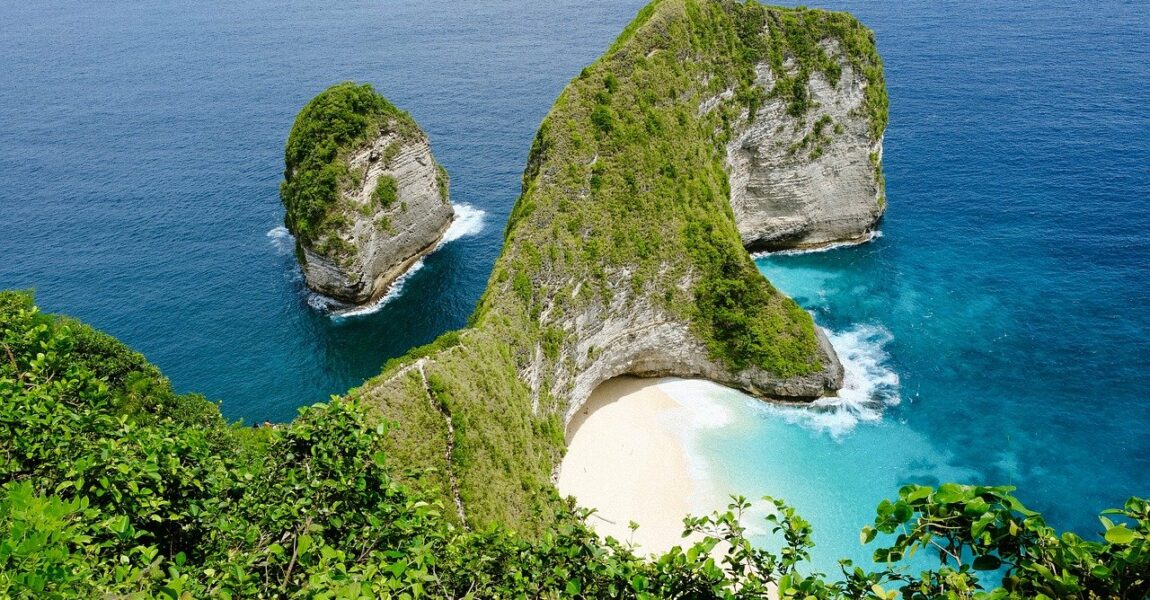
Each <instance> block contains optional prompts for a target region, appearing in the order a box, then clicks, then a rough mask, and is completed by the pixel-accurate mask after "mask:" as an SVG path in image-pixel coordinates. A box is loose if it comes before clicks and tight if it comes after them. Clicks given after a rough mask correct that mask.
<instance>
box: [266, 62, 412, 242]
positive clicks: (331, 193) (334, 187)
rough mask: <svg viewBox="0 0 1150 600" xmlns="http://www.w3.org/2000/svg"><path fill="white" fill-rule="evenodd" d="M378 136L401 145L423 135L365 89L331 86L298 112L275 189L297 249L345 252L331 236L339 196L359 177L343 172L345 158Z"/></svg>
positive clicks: (338, 217)
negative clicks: (392, 135) (394, 136)
mask: <svg viewBox="0 0 1150 600" xmlns="http://www.w3.org/2000/svg"><path fill="white" fill-rule="evenodd" d="M380 131H392V132H396V133H398V134H399V135H400V137H401V139H411V138H414V137H417V136H419V135H422V133H421V132H420V130H419V127H418V126H417V125H416V124H415V121H413V120H412V118H411V117H410V116H409V115H408V114H407V113H405V112H403V111H402V110H400V109H398V108H396V107H395V106H393V105H392V104H391V103H390V102H388V101H387V99H385V98H384V97H383V96H380V95H379V94H377V93H376V92H375V90H374V89H372V87H371V86H370V85H367V84H363V85H358V84H355V83H352V82H344V83H340V84H337V85H334V86H332V87H330V88H328V89H327V90H325V91H324V92H322V93H321V94H319V95H318V96H316V97H315V98H313V99H312V100H311V102H308V103H307V105H306V106H304V108H303V110H301V111H300V113H299V116H297V117H296V120H295V125H293V126H292V130H291V134H290V135H289V136H288V141H287V146H286V148H285V149H284V181H283V183H282V184H281V185H280V197H281V198H282V199H283V203H284V207H285V208H286V209H287V212H286V217H285V219H284V220H285V223H286V225H287V228H288V229H289V230H291V232H292V233H293V234H294V235H295V236H296V239H297V240H299V241H300V243H302V244H307V245H314V246H315V247H317V248H320V249H323V250H326V251H327V252H330V253H335V254H339V253H347V252H348V251H349V250H350V248H348V247H347V246H346V244H340V242H341V241H342V240H339V236H338V235H335V233H334V232H336V231H338V230H339V228H340V227H342V226H343V225H344V224H345V222H344V217H343V214H342V212H341V211H340V210H339V200H340V197H341V194H342V193H343V192H344V191H345V190H347V189H348V188H349V187H350V186H351V185H352V183H354V182H355V181H356V180H357V178H358V177H360V176H361V175H359V174H356V173H354V172H352V170H351V169H349V168H348V165H347V157H348V155H349V154H350V153H351V152H352V151H354V150H356V149H358V148H359V147H361V146H362V145H363V144H364V143H366V142H367V141H368V140H370V139H372V138H374V137H376V136H378V135H379V133H380ZM392 146H395V148H394V150H393V149H392ZM398 151H399V147H398V146H396V144H395V143H393V144H392V145H389V146H388V147H387V148H386V149H385V150H384V157H383V158H384V160H385V162H387V163H389V162H390V161H391V160H392V159H394V158H395V155H396V153H398ZM376 191H377V192H378V191H379V190H378V189H377V190H376ZM337 240H338V241H337Z"/></svg>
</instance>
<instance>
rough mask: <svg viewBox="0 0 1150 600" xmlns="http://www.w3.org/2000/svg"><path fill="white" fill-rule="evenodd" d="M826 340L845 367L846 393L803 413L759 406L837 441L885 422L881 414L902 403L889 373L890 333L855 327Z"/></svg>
mask: <svg viewBox="0 0 1150 600" xmlns="http://www.w3.org/2000/svg"><path fill="white" fill-rule="evenodd" d="M827 334H828V335H827V337H828V338H829V339H830V342H831V346H834V349H835V353H836V354H838V357H839V361H840V362H842V365H843V387H842V389H840V390H839V392H838V395H837V396H835V397H831V398H820V399H818V400H816V401H814V402H812V403H811V404H810V405H809V406H804V407H795V406H775V405H769V404H763V403H757V401H756V403H757V404H758V406H760V407H761V409H762V410H766V411H768V412H771V413H774V414H777V415H778V416H780V417H782V418H783V419H785V420H786V421H787V422H789V423H794V424H798V425H802V426H804V427H807V428H810V429H814V430H816V431H825V432H827V433H829V434H830V435H831V436H832V437H835V438H839V437H841V436H843V435H845V434H847V433H849V432H850V431H851V430H853V429H854V428H855V426H856V425H858V424H859V423H873V422H877V421H881V420H882V414H883V410H884V409H885V408H886V407H889V406H897V405H898V404H899V402H901V401H902V398H901V396H900V395H899V377H898V373H895V372H894V371H893V370H892V369H891V367H890V364H889V362H890V356H889V355H888V354H887V352H886V350H885V346H886V345H887V344H888V343H889V342H890V341H891V340H893V339H894V336H892V335H891V334H890V332H889V331H887V330H886V329H885V328H883V327H880V326H877V325H856V326H854V327H851V328H850V329H847V330H845V331H840V332H832V331H828V332H827Z"/></svg>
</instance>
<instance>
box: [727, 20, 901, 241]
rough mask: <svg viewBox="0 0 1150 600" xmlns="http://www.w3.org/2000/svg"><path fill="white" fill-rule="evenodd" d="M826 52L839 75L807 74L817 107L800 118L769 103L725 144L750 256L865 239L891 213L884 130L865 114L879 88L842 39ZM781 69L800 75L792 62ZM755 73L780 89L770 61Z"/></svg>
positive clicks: (828, 43)
mask: <svg viewBox="0 0 1150 600" xmlns="http://www.w3.org/2000/svg"><path fill="white" fill-rule="evenodd" d="M820 50H821V51H822V52H825V53H826V54H827V55H828V57H829V58H830V60H832V61H834V62H836V63H837V64H840V65H842V67H841V68H842V71H841V75H840V76H839V77H838V79H837V81H835V82H833V83H832V82H831V81H828V78H827V76H826V75H824V74H823V73H822V72H817V71H816V72H813V73H811V74H810V75H809V77H808V80H807V83H806V92H805V93H806V95H807V96H808V97H809V99H810V100H809V101H810V103H811V108H810V109H809V110H808V111H807V112H806V113H804V114H802V115H800V116H797V117H796V116H794V115H792V114H791V113H790V112H789V111H788V105H787V102H786V100H784V99H783V98H781V97H779V96H775V97H771V98H769V99H768V100H767V101H766V102H764V103H763V105H762V106H761V107H759V109H758V111H757V112H756V113H755V118H754V120H753V121H752V122H750V123H749V124H748V125H747V126H746V127H745V128H743V129H742V131H740V132H739V134H738V135H737V136H735V137H734V139H732V140H731V142H730V143H729V144H727V164H728V173H729V176H730V181H731V207H732V208H733V209H734V211H735V222H736V224H737V225H738V227H739V235H740V237H741V238H742V240H743V245H745V246H747V247H748V248H752V249H766V250H775V249H780V248H796V247H815V246H822V245H825V244H829V243H832V242H847V241H856V240H858V241H862V240H865V239H867V238H868V237H869V236H870V234H871V233H872V232H873V229H874V226H875V224H876V223H877V221H878V219H879V218H880V217H881V216H882V213H883V210H884V209H885V207H886V201H885V196H884V194H883V180H882V170H881V169H880V168H879V162H880V161H881V160H882V136H881V133H882V132H881V130H878V131H876V128H875V127H874V126H873V123H872V121H871V117H870V114H869V112H868V110H867V106H866V101H867V95H866V90H867V88H868V87H869V86H872V85H874V84H873V83H872V82H870V81H868V78H867V74H866V73H864V72H861V69H856V68H855V67H854V66H852V64H851V61H850V60H848V59H847V58H846V57H844V56H843V51H842V49H841V48H840V45H839V43H838V42H837V41H834V40H825V41H823V42H822V43H821V45H820ZM783 68H784V69H787V70H789V74H790V75H791V76H794V75H795V74H796V73H795V71H796V70H797V67H796V66H795V61H794V60H791V61H789V62H788V63H785V64H784V65H783ZM755 75H756V76H755V84H756V85H757V86H760V87H761V88H762V89H765V90H771V89H774V87H775V85H776V84H777V80H778V77H776V76H775V74H774V72H773V70H772V68H771V65H770V64H769V63H766V62H763V63H760V64H758V65H756V67H755Z"/></svg>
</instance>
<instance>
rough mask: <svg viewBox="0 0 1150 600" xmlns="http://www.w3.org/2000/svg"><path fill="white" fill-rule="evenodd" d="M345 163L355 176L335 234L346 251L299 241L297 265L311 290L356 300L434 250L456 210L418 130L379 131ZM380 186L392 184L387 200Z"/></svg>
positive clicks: (375, 292) (377, 292)
mask: <svg viewBox="0 0 1150 600" xmlns="http://www.w3.org/2000/svg"><path fill="white" fill-rule="evenodd" d="M347 162H348V166H349V169H350V171H351V172H352V173H358V174H360V176H359V178H358V179H359V182H358V185H354V186H352V187H351V188H350V189H347V190H346V191H344V192H343V195H342V198H341V199H340V206H341V210H342V216H343V219H342V226H341V227H340V228H339V229H338V231H336V232H335V235H337V236H339V238H340V239H342V240H343V241H345V242H346V243H347V246H343V248H350V249H351V251H350V252H349V253H343V252H335V253H332V252H328V253H326V254H325V253H324V252H322V251H320V250H318V249H316V248H313V247H310V246H307V245H303V244H301V252H302V257H303V260H302V262H301V266H302V267H303V272H304V278H305V280H306V281H307V285H308V287H310V288H311V289H313V290H315V291H317V292H319V293H321V294H323V295H325V296H329V297H331V298H335V299H337V300H341V301H343V302H348V303H351V304H363V303H366V302H370V301H372V300H374V299H376V298H379V297H380V296H382V295H383V294H385V293H386V292H387V290H388V288H389V287H391V284H392V283H394V282H395V280H396V278H398V277H399V276H400V275H402V274H403V273H404V272H405V271H407V269H408V268H410V267H411V265H412V264H414V263H415V261H417V260H419V258H420V257H421V256H423V255H424V254H426V253H427V252H429V251H431V250H433V249H434V248H435V246H436V245H437V244H438V243H439V240H440V239H441V238H442V237H443V233H444V232H445V231H446V230H447V228H448V226H450V225H451V221H452V218H453V217H454V214H455V213H454V210H453V209H452V206H451V203H450V202H449V201H448V190H447V177H446V176H445V174H444V172H443V171H442V168H441V167H439V165H438V164H437V163H436V162H435V158H434V157H433V156H432V155H431V147H430V145H429V144H428V141H427V138H426V136H424V135H422V134H420V135H418V136H416V137H415V138H414V139H405V137H404V136H403V135H401V134H399V133H396V132H393V131H386V130H385V131H383V132H382V133H380V135H379V136H378V137H376V138H375V139H374V140H372V141H371V142H370V143H369V144H367V145H366V146H365V147H363V148H361V149H359V150H357V151H356V152H354V153H352V154H351V156H350V157H349V158H348V160H347ZM389 181H390V182H394V183H393V184H392V183H389ZM381 185H382V186H384V187H387V186H389V185H394V198H392V199H390V200H388V201H386V202H381V200H380V199H379V194H377V193H376V190H377V189H379V188H380V186H381ZM385 193H390V192H385Z"/></svg>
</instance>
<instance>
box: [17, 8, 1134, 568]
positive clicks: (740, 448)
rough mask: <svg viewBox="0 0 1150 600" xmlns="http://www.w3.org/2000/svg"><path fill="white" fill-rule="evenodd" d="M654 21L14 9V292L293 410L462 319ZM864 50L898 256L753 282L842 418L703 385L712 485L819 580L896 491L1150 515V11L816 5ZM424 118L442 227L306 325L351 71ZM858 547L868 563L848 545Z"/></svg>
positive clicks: (238, 400)
mask: <svg viewBox="0 0 1150 600" xmlns="http://www.w3.org/2000/svg"><path fill="white" fill-rule="evenodd" d="M641 4H642V3H641V2H637V1H624V2H606V1H588V2H572V1H561V2H550V3H529V2H512V1H509V0H496V1H491V2H483V3H457V2H452V3H448V2H443V1H438V0H436V1H425V2H386V3H383V2H367V1H359V2H347V3H340V4H338V5H320V4H316V3H305V2H287V3H282V2H276V3H273V2H269V1H265V0H256V1H253V2H246V3H229V2H215V1H211V2H200V3H194V4H190V5H175V4H172V3H167V2H158V1H154V0H145V1H138V2H136V1H134V2H118V1H114V2H102V3H88V4H76V3H65V2H36V3H23V4H17V3H7V4H5V5H4V6H3V7H0V66H2V68H0V288H35V289H36V291H37V296H38V300H39V304H40V305H41V306H42V307H43V308H44V309H46V310H49V311H52V312H60V313H66V314H70V315H73V316H76V317H78V318H80V319H83V320H85V321H87V322H89V323H91V324H93V325H95V326H96V327H99V328H101V329H103V330H105V331H108V332H109V333H111V334H113V335H115V336H117V337H119V338H120V339H122V340H123V341H125V342H126V343H128V344H130V345H131V346H133V347H134V348H136V349H138V350H140V351H142V352H143V353H145V354H146V355H147V356H148V358H149V359H150V360H152V361H153V362H155V363H156V364H157V365H159V366H160V367H161V368H162V369H163V371H164V372H165V373H166V374H167V375H168V376H169V377H170V378H171V379H172V382H173V384H174V385H175V387H176V388H177V389H178V390H180V391H197V392H201V393H203V394H205V395H207V396H208V397H209V398H212V399H214V400H218V401H220V402H221V408H222V410H223V412H224V414H225V415H226V416H227V417H229V418H233V419H244V420H245V421H246V422H259V421H264V420H272V421H286V420H289V419H291V418H292V417H293V415H294V414H295V413H296V411H297V409H298V408H299V407H301V406H304V405H308V404H311V403H314V402H320V401H324V400H326V399H327V398H328V397H329V396H330V395H332V394H339V393H342V392H344V391H346V390H348V389H349V388H351V387H354V386H356V385H358V384H359V383H361V382H362V381H363V380H364V379H365V378H367V377H370V376H372V375H374V374H375V373H378V371H379V368H380V366H381V365H382V364H383V363H384V362H386V361H387V360H388V359H389V358H392V357H395V356H399V355H401V354H403V353H404V352H405V351H406V350H407V349H409V348H411V347H413V346H416V345H419V344H423V343H426V342H429V341H431V340H432V339H434V338H435V337H436V336H437V335H439V334H440V333H442V332H444V331H447V330H450V329H454V328H458V327H460V326H462V325H463V324H464V323H465V321H466V319H467V316H468V315H469V314H470V312H471V310H472V308H473V307H474V305H475V303H476V301H477V300H478V298H479V296H480V294H481V293H482V291H483V288H484V286H485V284H486V280H487V277H488V275H489V273H490V269H491V266H492V264H493V262H494V260H495V258H496V256H497V254H498V252H499V248H500V244H501V241H502V232H503V228H504V224H505V222H506V219H507V215H508V214H509V212H510V209H511V206H512V205H513V203H514V201H515V198H516V197H517V195H518V192H519V180H520V175H521V173H522V169H523V166H524V163H525V159H526V156H527V152H528V150H529V148H530V144H531V140H532V138H533V136H534V133H535V129H536V127H537V126H538V124H539V121H540V120H541V119H542V118H543V116H544V115H545V114H546V112H547V110H548V109H549V107H550V106H551V103H552V102H553V101H554V99H555V98H556V96H557V95H558V93H559V92H560V91H561V90H562V88H563V86H564V85H565V84H566V82H567V81H568V80H569V79H570V78H572V77H574V76H575V75H576V74H578V72H579V70H580V69H581V68H582V66H583V65H585V64H587V63H589V62H591V61H593V60H594V59H595V58H596V57H597V56H598V55H599V54H600V53H601V52H602V51H603V50H604V49H605V48H606V47H607V46H608V45H609V44H610V42H611V41H612V40H613V38H614V37H615V36H616V35H617V34H618V33H619V32H620V31H621V30H622V28H623V27H624V26H625V25H626V23H627V22H628V21H629V20H630V19H631V17H632V16H633V15H634V13H635V12H636V11H637V10H638V8H639V7H640V6H641ZM816 4H817V5H819V6H826V7H829V8H836V9H843V10H851V11H852V12H854V13H855V14H856V15H857V16H858V17H859V18H860V19H861V20H862V21H863V22H864V23H866V24H867V25H868V26H870V27H871V28H873V29H874V30H875V32H876V35H877V39H878V43H879V50H880V52H881V54H882V55H883V58H884V61H885V64H886V78H887V84H888V89H889V92H890V97H891V124H890V127H889V129H888V130H887V134H886V140H885V172H886V178H887V197H888V200H889V205H888V213H887V216H886V218H885V219H884V221H883V223H882V225H881V229H882V234H883V235H882V236H881V237H880V238H878V239H877V240H875V241H873V242H871V243H869V244H865V245H862V246H858V247H853V248H842V249H836V250H831V251H827V252H822V253H813V254H802V255H770V256H765V257H761V258H759V259H758V261H757V263H758V265H759V268H760V270H762V272H763V273H764V274H765V275H766V276H767V277H769V278H770V279H771V280H772V281H773V282H774V283H775V284H776V285H777V286H778V287H779V288H781V289H782V290H784V291H785V292H787V293H789V294H791V295H792V296H794V297H795V298H796V300H797V301H798V302H799V303H800V304H801V305H803V306H804V307H805V308H807V309H808V310H810V311H812V313H813V314H814V315H815V318H816V320H817V321H818V322H819V323H820V324H821V325H823V326H824V327H826V328H827V329H828V330H829V331H831V332H832V338H833V340H834V343H835V345H836V348H838V350H839V352H840V353H841V354H842V355H843V356H844V357H845V359H846V362H847V364H848V366H849V368H850V389H849V390H848V391H847V392H846V393H844V394H843V397H844V398H843V400H842V401H841V402H839V403H837V405H836V406H828V407H824V408H823V409H821V410H818V411H811V410H806V411H799V410H795V409H780V408H776V407H769V406H764V405H762V404H761V403H758V402H752V401H750V400H749V399H747V398H746V397H744V396H741V395H739V394H736V393H733V392H729V391H721V390H720V391H716V390H713V389H710V390H706V389H704V390H702V391H701V392H700V391H698V390H696V392H697V393H698V394H701V395H702V396H706V397H707V398H708V400H709V401H711V402H713V404H714V406H713V409H712V410H713V412H717V413H722V414H725V415H728V416H729V417H731V418H728V419H709V420H707V423H706V424H705V426H703V425H701V426H700V427H699V428H698V432H697V435H696V436H695V440H696V442H697V443H696V448H695V452H696V455H697V457H696V458H697V460H698V461H699V462H700V464H701V465H703V466H704V468H706V469H707V470H708V473H709V475H710V477H711V479H712V481H713V484H714V489H715V490H716V491H718V490H728V489H729V491H731V492H738V493H743V494H747V495H750V496H760V495H763V494H771V495H774V496H779V497H782V498H785V499H787V500H788V501H790V502H791V503H792V504H794V505H795V506H796V507H797V508H798V509H799V510H800V512H801V513H803V514H805V515H806V516H807V517H808V518H809V519H810V520H811V521H812V522H813V525H814V527H815V532H816V533H815V539H816V542H817V543H818V544H819V546H818V547H817V548H816V559H817V563H818V564H819V565H820V566H821V567H823V568H824V569H830V568H833V560H832V558H833V557H835V556H840V555H852V556H861V555H862V554H865V552H863V551H861V550H860V549H859V548H858V537H857V532H858V529H859V528H861V527H862V526H863V525H865V524H866V523H867V522H868V521H869V520H870V518H871V516H872V515H873V506H874V505H875V504H876V503H877V502H878V501H879V500H880V499H881V498H885V497H890V496H892V495H894V494H895V493H896V490H897V487H898V486H899V485H901V484H903V483H907V482H920V483H936V482H939V481H947V480H961V481H968V482H978V483H988V484H1010V485H1016V486H1018V487H1019V491H1018V494H1019V495H1020V497H1021V498H1022V499H1023V500H1024V501H1025V502H1027V503H1028V504H1030V505H1031V506H1032V507H1034V508H1036V509H1039V510H1042V511H1043V512H1044V513H1045V514H1046V515H1047V517H1048V520H1049V521H1050V522H1051V523H1052V524H1054V525H1056V526H1059V527H1066V528H1072V529H1075V530H1078V531H1080V532H1083V533H1090V532H1092V531H1094V529H1095V528H1096V521H1095V519H1094V515H1095V514H1096V513H1097V512H1098V511H1099V510H1101V509H1103V508H1107V507H1111V506H1117V505H1120V504H1121V503H1122V501H1123V500H1124V499H1125V498H1126V497H1127V496H1129V495H1135V494H1137V495H1143V496H1145V495H1150V393H1148V392H1147V391H1146V388H1145V387H1143V386H1144V385H1145V380H1144V379H1143V377H1144V376H1145V374H1146V373H1148V372H1150V341H1148V338H1150V296H1148V292H1150V202H1148V201H1150V86H1147V85H1146V81H1150V63H1148V61H1147V60H1146V58H1147V56H1150V18H1147V17H1146V15H1145V10H1144V9H1145V7H1144V5H1142V4H1140V3H1137V2H1123V1H1118V0H1104V1H1102V2H1097V3H1089V4H1086V3H1077V2H1047V3H1042V4H1041V5H1037V6H1029V5H1024V4H1022V3H1012V2H962V3H960V2H955V1H944V2H926V1H921V2H919V1H915V2H905V3H904V2H899V3H875V2H863V1H861V0H859V1H857V2H827V3H816ZM348 79H352V80H357V81H363V82H369V83H371V84H373V85H374V86H375V87H376V89H378V90H379V91H380V92H382V93H383V94H385V95H386V96H387V97H388V98H389V99H391V100H392V101H393V102H395V103H396V104H398V105H399V106H401V107H403V108H404V109H406V110H408V111H409V112H411V113H412V115H413V116H414V117H415V119H416V120H417V121H418V122H419V123H420V124H421V125H422V126H423V127H424V129H425V130H426V131H427V132H428V134H429V136H430V138H431V142H432V149H433V152H434V153H435V155H436V158H437V159H438V160H439V161H440V162H441V163H442V164H443V165H444V166H445V167H446V168H447V170H448V172H449V173H450V174H451V176H452V198H453V200H454V202H456V203H457V204H458V205H459V206H460V207H461V215H462V216H464V217H466V218H462V219H460V223H459V224H458V225H457V226H456V228H455V229H454V230H453V232H452V237H453V238H454V239H452V240H451V241H448V242H447V243H445V244H444V245H443V246H442V247H441V248H440V249H439V250H438V251H437V252H435V253H434V254H431V255H429V256H428V257H427V258H426V259H425V260H424V262H423V265H422V267H421V268H420V269H419V270H417V271H415V272H413V273H412V274H411V275H410V276H409V277H408V278H407V279H406V280H405V281H404V285H403V287H402V289H401V290H399V291H398V292H397V293H396V294H394V295H393V297H391V298H390V299H389V300H388V301H387V302H386V303H384V304H383V305H382V306H380V307H379V309H378V310H376V311H373V312H368V313H367V314H360V315H351V316H345V317H339V318H333V317H332V316H330V315H327V314H323V313H321V312H318V311H316V310H315V309H313V308H312V307H311V306H310V305H309V295H308V294H307V292H306V290H305V289H304V287H303V285H302V282H301V280H300V276H299V273H298V270H297V269H296V267H295V266H294V259H293V257H292V255H291V252H290V242H286V240H285V237H284V234H285V232H284V230H283V229H282V218H283V209H282V207H281V205H280V203H279V199H278V184H279V181H280V179H281V176H282V169H283V143H284V140H285V139H286V136H287V134H288V131H289V129H290V127H291V124H292V120H293V119H294V117H295V114H296V112H297V111H298V110H299V109H300V107H302V106H303V104H304V103H306V102H307V100H308V99H310V98H311V97H312V96H314V95H315V94H316V93H318V92H319V91H321V90H323V89H324V88H326V87H327V86H329V85H331V84H333V83H336V82H339V81H342V80H348ZM860 552H861V553H862V554H860Z"/></svg>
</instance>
